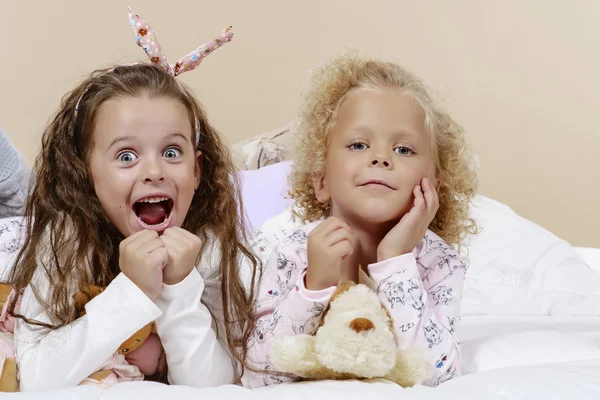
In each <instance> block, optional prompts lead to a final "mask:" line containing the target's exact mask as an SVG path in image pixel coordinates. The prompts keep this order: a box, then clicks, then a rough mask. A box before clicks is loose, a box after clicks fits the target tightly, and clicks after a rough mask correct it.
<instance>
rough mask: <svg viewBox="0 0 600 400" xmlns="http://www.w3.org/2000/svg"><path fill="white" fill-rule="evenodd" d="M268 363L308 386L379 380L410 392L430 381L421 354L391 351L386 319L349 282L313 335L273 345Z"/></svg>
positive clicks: (370, 295) (366, 292)
mask: <svg viewBox="0 0 600 400" xmlns="http://www.w3.org/2000/svg"><path fill="white" fill-rule="evenodd" d="M271 361H272V362H273V365H274V367H275V368H276V369H277V370H279V371H281V372H284V373H291V374H294V375H296V376H299V377H302V378H305V379H311V380H324V379H370V378H384V379H387V380H390V381H393V382H396V383H397V384H399V385H401V386H403V387H410V386H414V385H416V384H419V383H422V382H423V381H425V380H426V379H427V378H429V377H430V376H431V365H430V363H429V362H428V361H427V360H426V358H425V355H424V354H423V352H422V351H420V350H416V349H408V350H398V349H397V348H396V341H395V336H394V332H393V326H392V319H391V317H390V315H389V313H388V312H387V310H386V309H385V308H384V307H383V305H382V304H381V302H380V301H379V298H378V297H377V295H376V294H375V292H374V291H373V290H371V289H370V288H368V287H367V286H365V285H364V284H358V285H357V284H355V283H354V282H343V283H340V284H339V285H338V286H337V288H336V291H335V293H334V294H333V296H332V298H331V301H330V303H329V306H328V308H327V309H326V310H325V313H324V314H323V317H322V319H321V323H320V326H319V328H318V329H317V331H316V332H315V333H314V334H313V335H307V334H300V335H295V336H285V337H283V338H281V339H279V340H277V341H276V342H275V343H274V344H273V350H272V352H271Z"/></svg>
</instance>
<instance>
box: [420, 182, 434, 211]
mask: <svg viewBox="0 0 600 400" xmlns="http://www.w3.org/2000/svg"><path fill="white" fill-rule="evenodd" d="M421 187H422V188H423V196H424V197H425V206H426V207H427V209H428V210H429V209H431V207H432V206H433V203H434V198H433V188H432V186H431V183H430V182H429V179H427V178H423V184H422V185H421Z"/></svg>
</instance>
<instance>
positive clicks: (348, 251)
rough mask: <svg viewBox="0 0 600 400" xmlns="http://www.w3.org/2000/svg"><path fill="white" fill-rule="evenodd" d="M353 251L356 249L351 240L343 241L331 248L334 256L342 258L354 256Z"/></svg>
mask: <svg viewBox="0 0 600 400" xmlns="http://www.w3.org/2000/svg"><path fill="white" fill-rule="evenodd" d="M353 250H354V249H353V247H352V244H351V243H350V241H349V240H342V241H341V242H339V243H337V244H335V245H334V246H332V247H331V252H332V254H334V255H335V256H337V257H340V258H344V257H347V256H350V255H352V251H353Z"/></svg>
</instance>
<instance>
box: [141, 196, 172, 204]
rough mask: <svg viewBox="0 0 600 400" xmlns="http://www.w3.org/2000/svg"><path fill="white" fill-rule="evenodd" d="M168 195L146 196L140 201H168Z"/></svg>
mask: <svg viewBox="0 0 600 400" xmlns="http://www.w3.org/2000/svg"><path fill="white" fill-rule="evenodd" d="M168 200H169V198H168V197H146V198H145V199H142V200H138V201H137V202H138V203H160V202H161V201H168Z"/></svg>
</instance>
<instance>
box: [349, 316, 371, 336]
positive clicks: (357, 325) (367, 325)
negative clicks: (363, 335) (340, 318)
mask: <svg viewBox="0 0 600 400" xmlns="http://www.w3.org/2000/svg"><path fill="white" fill-rule="evenodd" d="M348 326H350V329H352V330H353V331H354V332H356V333H360V332H363V331H370V330H371V329H375V325H374V324H373V322H372V321H371V320H370V319H367V318H354V319H353V320H352V321H350V323H349V324H348Z"/></svg>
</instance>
